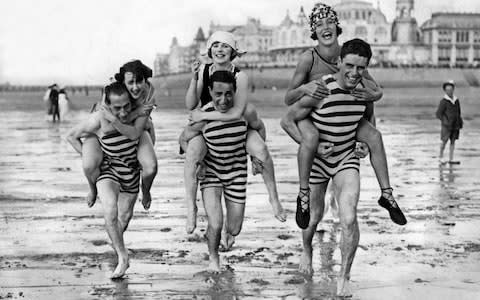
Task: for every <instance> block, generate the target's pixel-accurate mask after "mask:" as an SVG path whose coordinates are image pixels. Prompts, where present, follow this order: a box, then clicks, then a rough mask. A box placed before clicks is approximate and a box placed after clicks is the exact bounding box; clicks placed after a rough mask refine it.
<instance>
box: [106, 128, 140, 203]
mask: <svg viewBox="0 0 480 300" xmlns="http://www.w3.org/2000/svg"><path fill="white" fill-rule="evenodd" d="M98 140H99V142H100V146H101V148H102V151H103V160H102V163H101V165H100V176H99V177H98V179H97V182H98V181H100V180H103V179H111V180H113V181H115V182H117V183H118V184H119V185H120V192H123V193H131V194H136V193H138V190H139V183H140V166H139V163H138V160H137V148H138V140H134V141H132V140H130V139H129V138H127V137H126V136H124V135H122V134H121V133H120V132H118V131H116V130H113V131H109V132H107V133H106V134H105V135H103V136H102V137H101V138H99V139H98Z"/></svg>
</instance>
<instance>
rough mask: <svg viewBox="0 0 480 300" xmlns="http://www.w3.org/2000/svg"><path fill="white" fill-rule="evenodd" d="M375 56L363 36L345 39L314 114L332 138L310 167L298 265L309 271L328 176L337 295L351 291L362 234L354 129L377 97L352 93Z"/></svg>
mask: <svg viewBox="0 0 480 300" xmlns="http://www.w3.org/2000/svg"><path fill="white" fill-rule="evenodd" d="M371 57H372V51H371V48H370V45H369V44H368V43H366V42H365V41H363V40H360V39H353V40H350V41H347V42H345V43H344V44H343V46H342V48H341V50H340V59H339V61H338V67H339V71H338V72H336V73H334V74H328V75H324V76H323V77H321V79H322V81H323V82H324V83H325V86H326V88H327V91H328V96H327V97H325V98H323V99H322V100H320V101H318V102H317V105H316V106H314V107H313V110H312V111H311V113H310V119H311V121H312V123H313V124H314V126H315V128H316V130H317V131H318V135H319V139H320V140H321V141H322V142H324V143H330V145H331V146H330V147H329V148H330V149H329V150H328V151H321V152H320V153H318V154H319V157H315V160H314V164H313V167H312V170H311V176H310V184H311V186H312V189H313V193H312V194H313V195H314V196H315V197H313V201H312V202H311V205H312V206H311V207H312V218H311V219H310V224H309V226H308V228H307V229H306V230H304V231H303V246H304V249H303V253H302V258H301V260H300V271H302V272H304V273H306V274H307V275H311V274H312V273H313V268H312V238H313V235H314V233H315V232H316V230H317V229H316V228H317V224H318V222H319V221H320V220H321V218H322V213H323V207H324V205H325V203H324V198H323V196H324V194H325V190H326V188H327V184H328V182H329V181H330V180H332V181H333V183H334V185H335V194H336V195H335V196H336V199H337V201H338V208H339V216H340V226H341V228H342V236H341V239H340V250H341V267H340V272H339V276H338V281H337V295H338V296H342V297H349V296H351V295H352V294H351V291H350V288H349V282H350V270H351V267H352V263H353V259H354V257H355V252H356V250H357V247H358V242H359V239H360V231H359V228H358V221H357V204H358V200H359V194H360V176H359V168H360V162H359V158H358V157H357V155H355V151H354V148H355V143H356V141H355V131H356V129H357V127H358V126H359V124H360V123H361V120H362V118H365V119H366V120H371V119H372V118H373V103H372V102H368V101H358V99H357V98H356V96H355V95H354V94H353V93H352V92H353V90H354V89H355V88H356V87H357V85H358V84H360V82H361V81H362V78H363V75H364V74H365V73H366V69H367V67H368V63H369V61H370V58H371Z"/></svg>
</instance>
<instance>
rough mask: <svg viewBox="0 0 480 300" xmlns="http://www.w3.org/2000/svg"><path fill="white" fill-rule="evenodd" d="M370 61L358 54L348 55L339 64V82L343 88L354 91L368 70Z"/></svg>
mask: <svg viewBox="0 0 480 300" xmlns="http://www.w3.org/2000/svg"><path fill="white" fill-rule="evenodd" d="M367 66H368V59H367V58H366V57H363V56H359V55H358V54H347V55H345V57H344V58H343V59H342V60H341V61H340V62H339V69H340V71H339V75H340V76H339V80H340V83H341V85H343V86H342V88H344V89H347V90H352V89H354V88H355V87H356V86H357V84H358V83H359V82H360V81H361V80H362V78H363V73H364V72H365V70H366V69H367Z"/></svg>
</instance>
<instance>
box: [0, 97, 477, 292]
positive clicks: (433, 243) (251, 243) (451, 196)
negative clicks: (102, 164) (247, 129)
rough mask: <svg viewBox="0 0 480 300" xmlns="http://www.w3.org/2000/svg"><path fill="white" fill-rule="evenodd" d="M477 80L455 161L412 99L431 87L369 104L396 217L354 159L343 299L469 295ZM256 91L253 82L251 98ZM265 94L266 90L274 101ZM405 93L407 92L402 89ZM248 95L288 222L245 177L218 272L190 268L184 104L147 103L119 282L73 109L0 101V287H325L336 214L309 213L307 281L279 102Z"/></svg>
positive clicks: (196, 256) (472, 288)
mask: <svg viewBox="0 0 480 300" xmlns="http://www.w3.org/2000/svg"><path fill="white" fill-rule="evenodd" d="M477 92H478V90H471V91H469V92H468V95H469V97H470V95H471V96H472V98H471V99H470V98H468V99H466V101H465V105H464V106H463V113H464V116H465V119H466V120H465V128H464V130H463V131H462V133H461V138H460V140H459V142H458V145H457V151H456V156H457V158H458V159H459V160H460V161H461V164H460V165H454V166H449V165H447V166H444V167H439V166H438V163H437V152H438V142H439V124H438V121H437V120H435V119H434V118H433V112H432V109H433V111H434V109H435V105H436V103H437V102H436V101H437V100H435V101H432V102H426V101H425V100H424V98H426V97H430V98H432V96H431V94H430V95H429V93H431V91H430V90H425V91H423V93H422V94H419V93H418V91H417V95H419V96H418V98H416V99H413V97H412V93H414V92H412V91H410V90H409V91H403V90H399V91H392V92H391V93H390V94H389V96H388V97H390V98H387V99H386V100H385V102H384V103H381V104H379V105H378V107H377V118H378V120H377V122H378V124H377V126H378V127H379V129H380V130H381V131H382V133H383V137H384V142H385V144H386V147H387V154H388V158H389V166H390V172H391V174H392V175H391V176H392V183H393V187H394V188H395V194H396V195H397V198H398V201H399V203H400V205H401V206H402V207H403V208H404V210H405V212H406V215H407V218H408V220H409V223H408V224H407V226H404V227H400V226H397V225H395V224H393V223H392V222H391V221H390V219H389V218H388V215H387V213H386V211H384V210H383V209H381V208H380V207H379V206H378V205H377V204H376V199H377V197H378V193H379V192H378V186H377V183H376V180H375V178H374V176H373V171H372V169H371V167H370V164H369V162H368V160H363V162H362V168H361V177H362V183H361V184H362V188H361V195H360V202H359V206H358V217H359V224H360V231H361V237H360V248H359V249H358V251H357V255H356V258H355V261H354V264H353V269H352V281H353V291H354V296H353V299H385V298H388V299H478V298H479V297H480V262H479V261H480V235H479V234H478V228H479V226H480V171H479V170H478V166H480V121H479V120H480V119H479V117H480V105H479V104H477V103H475V101H476V99H474V98H473V95H476V94H477ZM267 94H270V93H269V92H267V91H264V92H263V94H262V91H260V92H257V94H256V95H255V97H257V98H258V99H256V101H257V103H259V102H260V100H259V99H264V100H265V98H264V97H266V96H265V95H267ZM276 95H278V96H280V95H282V92H280V91H279V92H278V93H277V94H276ZM7 96H8V95H7ZM7 96H6V95H1V96H0V98H2V99H0V100H2V101H0V102H2V103H5V102H6V99H5V97H7ZM255 97H254V98H255ZM269 97H271V98H269V99H266V100H265V101H266V103H273V102H274V101H276V102H281V100H276V99H273V98H274V96H269ZM406 97H409V99H410V98H412V99H413V100H412V101H410V102H402V99H403V98H406ZM434 97H435V96H434ZM437 98H438V97H437ZM417 100H418V101H417ZM262 101H263V100H262ZM260 106H261V107H260V111H261V114H262V116H264V120H265V123H266V126H267V128H268V146H269V148H270V151H271V153H272V155H273V159H274V162H275V167H276V173H277V181H278V188H279V193H280V196H281V200H282V201H283V204H284V207H285V208H286V209H287V212H288V220H287V222H286V223H280V222H278V221H277V220H276V219H274V218H273V214H272V212H271V209H270V206H269V203H268V198H267V193H266V190H265V187H264V186H263V183H262V180H261V178H260V177H258V176H256V177H253V176H249V185H248V198H247V208H246V213H245V214H246V218H245V222H244V226H243V229H242V233H241V234H240V235H239V237H238V238H237V240H236V243H235V245H234V247H233V250H232V251H230V252H226V253H222V255H221V259H222V262H223V264H224V265H226V266H228V267H227V268H226V270H225V271H224V272H222V273H221V274H220V275H215V276H212V275H209V274H207V273H206V272H203V271H204V270H205V269H206V267H207V265H208V257H207V246H206V243H205V241H204V240H203V238H202V236H203V234H204V231H205V228H206V217H205V213H204V210H203V207H202V205H201V202H198V204H199V207H200V209H199V218H198V227H197V230H196V233H195V234H194V235H186V234H185V229H184V228H185V215H184V211H185V205H184V202H183V178H182V172H183V170H182V166H183V158H182V157H181V156H179V155H177V150H178V146H177V143H176V138H177V135H178V133H179V132H180V130H181V129H180V128H181V127H182V126H183V124H184V120H185V114H184V113H183V112H182V111H180V110H164V109H159V110H157V111H155V112H154V116H153V118H154V122H155V124H156V133H157V137H158V138H157V144H156V145H155V148H156V153H157V156H158V159H159V172H158V176H157V178H156V180H155V184H154V187H153V190H152V195H153V203H152V207H151V209H150V211H149V212H144V211H143V208H142V206H141V204H140V203H139V204H137V205H136V208H135V215H134V218H133V220H132V222H131V225H130V227H129V229H128V231H127V233H126V238H125V240H126V245H127V247H128V248H129V251H130V254H131V267H130V269H129V270H128V271H127V276H126V278H125V279H123V280H118V281H112V280H110V279H108V275H109V274H110V272H111V271H112V269H113V268H114V266H115V259H114V254H113V251H112V248H111V246H110V245H109V239H108V237H107V235H106V233H105V230H104V228H103V216H102V210H101V203H97V204H96V205H95V206H94V207H93V208H91V209H89V208H87V206H86V204H85V203H84V200H83V197H84V196H85V194H86V189H87V185H86V180H85V179H84V177H83V175H82V172H81V161H80V157H79V155H78V154H76V153H75V152H74V151H73V150H72V149H71V148H70V147H69V146H68V145H67V144H66V142H65V141H64V140H62V137H63V136H64V135H65V133H66V132H67V130H68V128H70V127H71V126H72V124H74V123H75V122H76V121H78V120H80V119H82V118H84V117H85V116H86V115H87V114H86V112H82V111H78V112H77V113H76V114H75V115H74V117H73V119H71V120H70V121H69V122H66V123H61V124H52V123H51V122H47V121H45V116H44V113H43V111H40V110H31V111H25V110H10V111H3V112H0V117H1V118H2V120H3V126H2V128H1V129H0V140H1V145H2V146H3V147H1V148H0V154H1V155H0V166H1V169H2V172H0V187H1V194H0V203H1V207H2V209H1V212H0V240H1V241H2V243H0V299H5V298H7V299H9V298H13V299H335V296H334V292H335V284H336V282H335V274H336V272H337V271H338V269H339V262H340V252H339V249H338V241H339V238H340V231H339V230H340V229H339V226H338V224H336V223H334V222H333V221H332V220H326V221H325V222H324V223H322V224H320V225H319V227H318V231H317V233H316V236H315V237H314V249H315V250H314V255H313V260H314V263H313V267H314V270H315V275H314V276H313V278H312V280H308V279H306V278H304V277H302V276H301V275H300V274H298V272H297V271H296V270H297V268H298V262H299V258H300V253H301V237H300V231H299V230H298V229H297V227H296V225H295V221H294V209H295V201H294V200H295V196H296V192H297V175H296V160H295V153H296V146H295V145H294V144H293V143H292V142H291V141H290V139H289V138H288V137H287V136H286V135H285V134H284V133H283V131H282V130H281V129H280V126H279V125H278V118H279V116H280V114H281V111H282V110H283V107H282V106H281V105H278V106H275V105H271V106H268V105H265V102H264V103H263V105H260ZM267 106H268V107H269V109H267V108H266V107H267Z"/></svg>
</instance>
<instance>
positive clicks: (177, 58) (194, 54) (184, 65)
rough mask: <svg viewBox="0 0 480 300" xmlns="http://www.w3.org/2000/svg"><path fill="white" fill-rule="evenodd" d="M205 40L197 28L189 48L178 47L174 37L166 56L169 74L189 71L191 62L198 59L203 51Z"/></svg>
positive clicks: (200, 30) (201, 31) (200, 29)
mask: <svg viewBox="0 0 480 300" xmlns="http://www.w3.org/2000/svg"><path fill="white" fill-rule="evenodd" d="M206 43H207V40H206V39H205V35H204V33H203V30H202V28H198V31H197V34H196V35H195V38H194V39H193V42H192V44H190V45H189V46H180V45H179V43H178V40H177V38H176V37H174V38H173V39H172V43H171V44H170V52H169V54H168V70H169V72H170V73H181V72H188V71H190V66H191V63H192V61H193V60H195V59H199V58H200V53H201V52H202V51H203V50H204V49H205V47H206Z"/></svg>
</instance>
